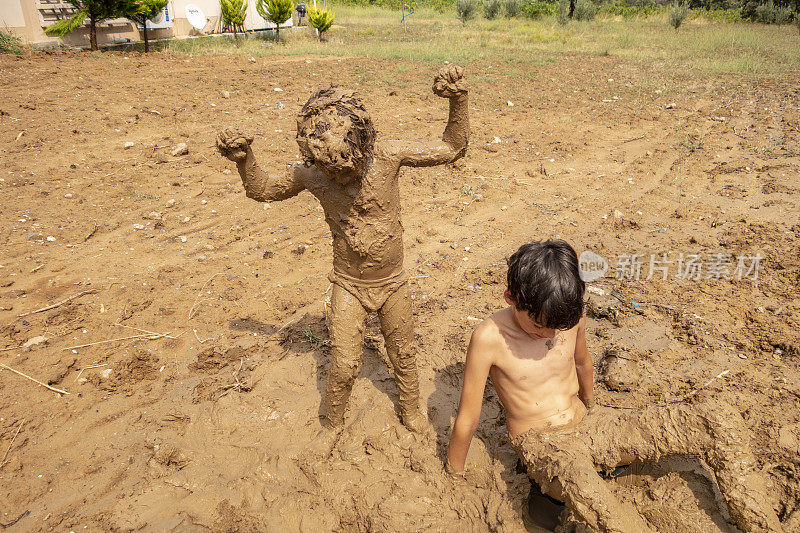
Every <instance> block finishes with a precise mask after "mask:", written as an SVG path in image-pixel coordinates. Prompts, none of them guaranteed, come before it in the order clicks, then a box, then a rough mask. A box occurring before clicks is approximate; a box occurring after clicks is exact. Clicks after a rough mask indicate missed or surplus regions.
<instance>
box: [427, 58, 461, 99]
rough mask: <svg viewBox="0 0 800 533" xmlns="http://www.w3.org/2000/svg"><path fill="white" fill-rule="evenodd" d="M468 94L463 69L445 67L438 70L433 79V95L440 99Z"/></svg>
mask: <svg viewBox="0 0 800 533" xmlns="http://www.w3.org/2000/svg"><path fill="white" fill-rule="evenodd" d="M467 92H469V86H468V85H467V80H465V79H464V69H463V68H461V67H459V66H456V65H447V66H446V67H442V68H440V69H439V73H438V74H437V75H436V76H435V77H434V78H433V94H435V95H436V96H441V97H442V98H458V97H459V96H465V95H466V94H467Z"/></svg>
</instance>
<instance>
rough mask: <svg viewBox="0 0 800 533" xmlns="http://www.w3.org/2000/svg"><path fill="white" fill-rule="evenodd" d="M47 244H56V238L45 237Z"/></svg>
mask: <svg viewBox="0 0 800 533" xmlns="http://www.w3.org/2000/svg"><path fill="white" fill-rule="evenodd" d="M47 242H56V238H55V237H53V236H52V235H50V236H49V237H47Z"/></svg>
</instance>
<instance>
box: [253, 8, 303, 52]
mask: <svg viewBox="0 0 800 533" xmlns="http://www.w3.org/2000/svg"><path fill="white" fill-rule="evenodd" d="M292 10H294V4H292V0H256V11H258V14H259V15H261V18H263V19H264V20H268V21H270V22H274V23H275V42H278V38H279V37H280V36H281V35H280V32H281V24H283V23H284V22H286V21H287V20H289V19H290V18H292Z"/></svg>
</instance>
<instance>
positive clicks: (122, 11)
mask: <svg viewBox="0 0 800 533" xmlns="http://www.w3.org/2000/svg"><path fill="white" fill-rule="evenodd" d="M67 2H69V3H70V4H72V5H73V6H74V7H75V9H76V11H75V14H74V15H72V16H71V17H70V18H68V19H62V20H59V21H57V22H55V23H54V24H51V25H50V26H48V27H47V28H46V29H45V30H44V32H45V33H46V34H47V35H58V36H59V37H64V36H65V35H67V34H69V33H72V32H73V31H75V30H77V29H78V28H80V27H81V26H82V25H83V23H84V22H85V21H86V19H87V18H88V19H89V44H90V46H91V48H92V50H97V25H98V24H99V23H101V22H103V21H104V20H107V19H113V18H118V17H126V18H127V17H128V14H130V13H133V12H135V11H137V10H138V4H137V3H136V1H135V0H67Z"/></svg>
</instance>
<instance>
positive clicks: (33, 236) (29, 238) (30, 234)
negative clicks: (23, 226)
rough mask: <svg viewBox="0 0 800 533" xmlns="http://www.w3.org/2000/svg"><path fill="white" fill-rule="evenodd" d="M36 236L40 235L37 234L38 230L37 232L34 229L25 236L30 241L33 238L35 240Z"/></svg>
mask: <svg viewBox="0 0 800 533" xmlns="http://www.w3.org/2000/svg"><path fill="white" fill-rule="evenodd" d="M36 237H38V235H37V234H36V232H35V231H32V232H30V233H28V234H27V235H26V236H25V238H26V239H28V240H29V241H32V240H34V239H35V238H36Z"/></svg>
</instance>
